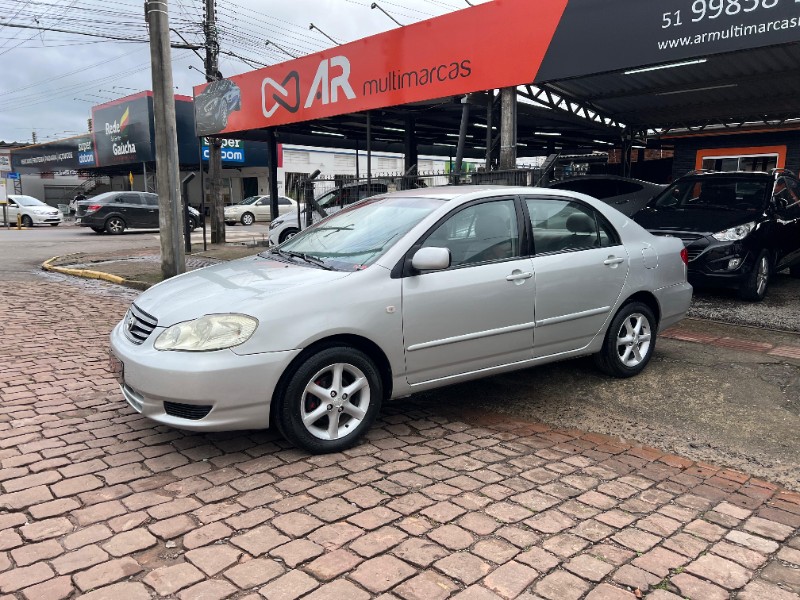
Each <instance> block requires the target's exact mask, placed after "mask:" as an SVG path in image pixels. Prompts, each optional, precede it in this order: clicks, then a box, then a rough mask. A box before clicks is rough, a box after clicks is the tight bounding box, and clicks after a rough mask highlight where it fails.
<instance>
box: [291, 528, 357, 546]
mask: <svg viewBox="0 0 800 600" xmlns="http://www.w3.org/2000/svg"><path fill="white" fill-rule="evenodd" d="M362 535H364V530H363V529H360V528H358V527H356V526H355V525H351V524H350V523H336V524H334V525H326V526H324V527H320V528H319V529H317V530H315V531H314V532H313V533H311V534H309V536H308V539H310V540H311V541H312V542H315V543H317V544H319V545H320V546H322V547H323V548H325V549H327V550H331V549H334V548H339V547H341V546H344V545H345V544H347V543H348V542H350V541H352V540H354V539H356V538H358V537H360V536H362ZM287 541H288V538H287ZM281 543H283V542H281Z"/></svg>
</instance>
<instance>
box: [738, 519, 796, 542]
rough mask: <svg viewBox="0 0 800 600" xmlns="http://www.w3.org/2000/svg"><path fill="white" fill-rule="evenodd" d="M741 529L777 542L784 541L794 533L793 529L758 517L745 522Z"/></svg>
mask: <svg viewBox="0 0 800 600" xmlns="http://www.w3.org/2000/svg"><path fill="white" fill-rule="evenodd" d="M743 527H744V529H745V530H747V531H749V532H751V533H755V534H757V535H760V536H763V537H766V538H770V539H772V540H777V541H779V542H782V541H784V540H785V539H786V538H788V537H789V536H790V535H792V534H793V533H794V528H793V527H789V526H788V525H783V524H781V523H776V522H775V521H768V520H767V519H762V518H760V517H752V518H750V519H747V521H745V522H744V525H743Z"/></svg>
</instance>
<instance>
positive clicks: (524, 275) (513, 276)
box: [506, 272, 533, 281]
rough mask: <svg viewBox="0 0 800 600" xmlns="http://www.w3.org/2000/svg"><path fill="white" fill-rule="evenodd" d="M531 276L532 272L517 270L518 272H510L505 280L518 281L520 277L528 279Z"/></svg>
mask: <svg viewBox="0 0 800 600" xmlns="http://www.w3.org/2000/svg"><path fill="white" fill-rule="evenodd" d="M531 277H533V273H527V272H526V273H522V272H518V273H512V274H511V275H509V276H508V277H506V281H520V280H522V279H530V278H531Z"/></svg>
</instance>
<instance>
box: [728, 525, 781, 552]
mask: <svg viewBox="0 0 800 600" xmlns="http://www.w3.org/2000/svg"><path fill="white" fill-rule="evenodd" d="M725 539H726V540H730V541H731V542H734V543H736V544H740V545H742V546H745V547H746V548H750V549H751V550H755V551H756V552H760V553H761V554H772V553H773V552H775V551H776V550H777V549H778V548H779V547H780V546H779V545H778V543H777V542H773V541H772V540H765V539H764V538H762V537H758V536H757V535H751V534H749V533H745V532H744V531H737V530H734V531H729V532H728V533H727V534H726V535H725Z"/></svg>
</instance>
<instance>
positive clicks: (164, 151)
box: [145, 0, 186, 279]
mask: <svg viewBox="0 0 800 600" xmlns="http://www.w3.org/2000/svg"><path fill="white" fill-rule="evenodd" d="M145 15H146V18H147V24H148V26H149V28H150V64H151V69H152V72H153V112H154V114H155V133H156V180H157V182H158V226H159V229H160V231H161V236H160V238H161V274H162V275H163V276H164V279H168V278H170V277H174V276H175V275H179V274H181V273H183V272H185V271H186V254H184V251H183V244H182V243H181V232H182V231H183V211H182V210H181V202H180V199H181V184H180V167H179V164H178V132H177V127H176V125H175V96H174V90H175V87H174V83H173V82H172V56H171V49H170V42H169V15H168V14H167V0H147V1H146V4H145Z"/></svg>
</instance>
